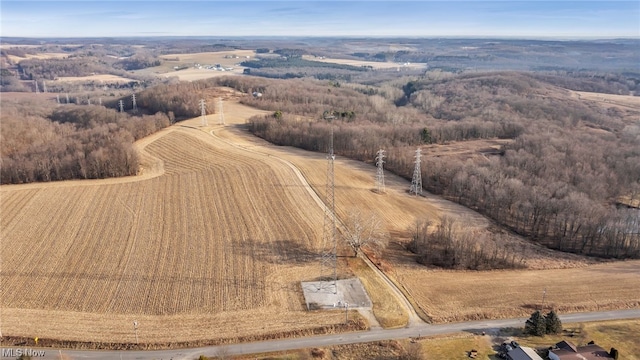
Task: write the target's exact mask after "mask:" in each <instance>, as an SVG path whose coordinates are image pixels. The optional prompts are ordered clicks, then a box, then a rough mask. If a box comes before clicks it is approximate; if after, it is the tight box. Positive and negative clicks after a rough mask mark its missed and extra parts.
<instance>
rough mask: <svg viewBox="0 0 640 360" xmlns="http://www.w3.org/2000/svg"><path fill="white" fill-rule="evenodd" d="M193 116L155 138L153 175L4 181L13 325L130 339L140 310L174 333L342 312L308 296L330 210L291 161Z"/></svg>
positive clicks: (202, 333)
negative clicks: (216, 131)
mask: <svg viewBox="0 0 640 360" xmlns="http://www.w3.org/2000/svg"><path fill="white" fill-rule="evenodd" d="M198 122H199V119H196V120H194V121H192V123H193V124H197V123H198ZM193 124H190V123H189V122H187V123H182V124H181V125H180V126H176V127H175V128H174V129H173V130H168V131H165V132H164V133H163V134H162V135H161V136H158V137H157V139H155V141H152V142H151V143H149V144H148V145H147V147H146V150H147V151H148V152H149V154H151V155H153V156H156V157H158V158H159V159H161V160H162V161H163V166H162V169H161V170H158V169H156V170H155V172H154V171H151V173H152V175H153V176H151V177H149V178H143V179H141V180H139V181H132V180H134V179H135V178H129V179H124V182H123V180H122V179H116V180H105V181H84V182H73V184H72V186H64V185H58V184H31V185H25V186H2V188H0V195H1V196H2V202H1V206H2V207H1V210H2V214H3V216H2V219H1V225H2V230H1V233H0V235H1V238H2V248H1V249H0V251H1V252H0V256H2V265H3V266H2V272H1V274H0V276H2V279H1V280H2V284H3V286H2V288H1V289H0V299H1V300H0V301H1V304H0V305H1V308H2V326H3V327H2V330H3V333H4V334H7V335H9V334H10V335H24V336H39V337H42V338H45V337H60V336H63V337H64V338H66V339H69V340H90V341H122V340H123V339H124V340H131V335H132V331H131V324H132V321H133V320H134V319H135V320H137V321H138V322H139V323H140V324H141V325H140V334H139V335H140V340H141V341H150V342H162V341H179V340H180V339H181V340H197V339H210V338H224V337H234V336H238V335H243V336H246V335H257V334H262V333H274V332H278V331H283V330H296V329H304V328H308V327H317V326H323V325H330V324H335V323H339V322H341V321H342V320H343V317H342V314H341V313H333V312H329V313H327V312H322V313H319V312H311V313H309V312H307V311H305V309H304V303H303V300H302V296H301V292H300V289H299V281H301V280H309V279H312V278H313V277H314V276H315V274H318V273H319V269H318V268H317V267H318V266H316V262H315V261H312V262H310V263H309V262H307V260H308V259H309V257H313V254H314V253H315V251H316V250H317V245H318V242H319V239H320V233H321V226H322V213H321V212H320V209H319V207H318V206H316V205H315V204H314V203H313V200H312V198H311V197H310V195H309V194H308V193H307V191H306V190H305V189H304V188H303V187H301V186H300V183H299V182H298V180H297V178H296V177H295V176H294V175H293V173H292V171H291V169H290V168H288V167H286V166H283V165H282V164H281V163H280V162H278V161H275V160H272V159H269V158H268V157H265V156H260V155H256V154H252V153H249V152H246V151H242V150H239V149H237V148H234V147H231V146H228V145H227V144H226V143H224V142H220V141H217V140H215V139H214V138H212V137H211V136H210V135H208V134H207V133H206V132H203V131H201V130H199V129H196V128H189V127H185V126H192V125H193ZM61 184H64V183H61ZM51 185H53V186H51ZM54 209H55V210H54ZM258 324H259V325H258ZM143 327H144V330H143Z"/></svg>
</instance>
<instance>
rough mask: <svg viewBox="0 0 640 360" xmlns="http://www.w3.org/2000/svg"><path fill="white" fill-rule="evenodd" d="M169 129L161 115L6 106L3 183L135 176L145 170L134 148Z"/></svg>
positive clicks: (34, 105) (90, 107)
mask: <svg viewBox="0 0 640 360" xmlns="http://www.w3.org/2000/svg"><path fill="white" fill-rule="evenodd" d="M168 125H169V118H168V116H167V115H165V114H162V113H156V114H154V115H131V114H128V113H119V112H117V111H116V110H114V109H109V108H105V107H103V106H97V105H84V106H77V105H65V106H61V107H57V108H56V107H52V106H50V105H47V103H43V102H39V101H29V102H24V101H23V102H14V101H8V100H3V103H2V122H1V123H0V130H1V131H0V137H1V141H0V153H1V155H2V157H1V160H0V183H2V184H21V183H30V182H36V181H56V180H70V179H99V178H107V177H120V176H129V175H135V174H136V173H137V172H138V170H139V165H140V164H139V159H138V153H137V152H136V150H135V149H134V148H133V142H134V141H136V140H138V139H141V138H143V137H145V136H147V135H150V134H153V133H154V132H156V131H158V130H159V129H162V128H164V127H166V126H168Z"/></svg>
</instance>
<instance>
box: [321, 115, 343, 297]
mask: <svg viewBox="0 0 640 360" xmlns="http://www.w3.org/2000/svg"><path fill="white" fill-rule="evenodd" d="M335 159H336V156H335V154H334V153H333V125H331V139H330V140H329V154H328V155H327V185H326V190H325V199H324V203H325V208H324V226H323V229H322V256H321V262H322V267H321V277H322V280H323V281H322V282H321V283H320V284H321V285H320V287H319V288H318V290H323V291H327V292H333V293H334V294H335V293H337V291H338V288H337V286H336V281H337V280H338V261H337V260H338V259H337V252H338V241H337V236H336V206H335V204H336V203H335V198H336V197H335V176H334V175H335V173H334V166H333V162H334V160H335Z"/></svg>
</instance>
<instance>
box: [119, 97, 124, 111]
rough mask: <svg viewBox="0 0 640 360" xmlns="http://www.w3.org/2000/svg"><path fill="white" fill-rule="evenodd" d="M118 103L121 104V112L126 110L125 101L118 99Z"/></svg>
mask: <svg viewBox="0 0 640 360" xmlns="http://www.w3.org/2000/svg"><path fill="white" fill-rule="evenodd" d="M118 105H119V106H120V112H124V101H122V100H120V101H118Z"/></svg>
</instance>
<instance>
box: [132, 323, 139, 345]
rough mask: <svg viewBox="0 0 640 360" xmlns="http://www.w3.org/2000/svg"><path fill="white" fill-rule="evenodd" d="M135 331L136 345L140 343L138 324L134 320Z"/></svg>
mask: <svg viewBox="0 0 640 360" xmlns="http://www.w3.org/2000/svg"><path fill="white" fill-rule="evenodd" d="M133 331H134V332H135V334H136V344H137V343H138V322H137V321H136V320H133Z"/></svg>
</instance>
